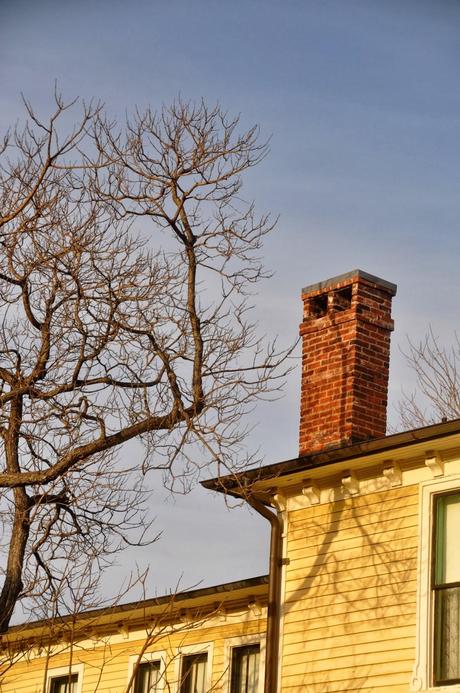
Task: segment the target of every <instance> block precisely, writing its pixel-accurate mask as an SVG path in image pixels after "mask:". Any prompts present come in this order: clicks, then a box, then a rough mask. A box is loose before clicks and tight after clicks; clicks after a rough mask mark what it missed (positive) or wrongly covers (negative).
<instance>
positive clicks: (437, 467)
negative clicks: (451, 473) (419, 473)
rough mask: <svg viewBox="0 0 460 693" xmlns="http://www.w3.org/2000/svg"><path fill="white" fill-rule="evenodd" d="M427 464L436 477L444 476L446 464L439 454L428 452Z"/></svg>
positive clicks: (426, 453) (426, 454)
mask: <svg viewBox="0 0 460 693" xmlns="http://www.w3.org/2000/svg"><path fill="white" fill-rule="evenodd" d="M425 464H426V466H427V467H428V469H429V470H430V472H431V473H432V475H433V476H434V477H436V476H444V462H443V460H442V458H441V455H440V454H439V452H435V451H434V450H427V451H426V452H425Z"/></svg>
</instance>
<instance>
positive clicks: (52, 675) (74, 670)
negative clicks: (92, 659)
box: [46, 664, 85, 693]
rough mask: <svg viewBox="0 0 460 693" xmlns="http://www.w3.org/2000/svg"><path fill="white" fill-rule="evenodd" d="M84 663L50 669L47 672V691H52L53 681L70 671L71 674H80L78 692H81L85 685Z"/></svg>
mask: <svg viewBox="0 0 460 693" xmlns="http://www.w3.org/2000/svg"><path fill="white" fill-rule="evenodd" d="M84 668H85V667H84V664H72V665H70V666H66V667H58V668H56V669H48V671H47V672H46V693H50V691H51V681H52V680H53V679H57V678H59V677H60V676H66V675H67V674H68V673H69V671H70V674H78V680H77V693H81V691H82V687H83V671H84Z"/></svg>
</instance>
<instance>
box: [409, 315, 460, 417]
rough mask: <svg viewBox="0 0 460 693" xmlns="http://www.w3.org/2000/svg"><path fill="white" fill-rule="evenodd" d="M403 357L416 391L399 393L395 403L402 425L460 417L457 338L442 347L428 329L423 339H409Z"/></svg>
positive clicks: (459, 342) (459, 372) (459, 373)
mask: <svg viewBox="0 0 460 693" xmlns="http://www.w3.org/2000/svg"><path fill="white" fill-rule="evenodd" d="M404 356H405V359H406V362H407V364H408V366H409V368H410V369H411V370H412V371H413V372H414V374H415V377H416V391H415V392H412V393H410V394H407V393H403V396H402V398H401V401H400V402H399V404H398V410H399V414H400V419H401V423H402V424H403V426H404V428H415V427H417V426H426V425H428V424H433V423H439V422H440V421H442V420H446V419H447V420H448V419H456V418H458V417H460V339H459V337H458V335H455V338H454V342H453V343H452V344H451V345H450V346H448V347H444V346H442V345H441V344H440V343H439V339H438V337H437V336H436V335H435V334H434V332H433V330H432V329H431V328H430V330H429V332H428V333H427V335H426V336H425V338H424V339H423V340H422V341H420V342H418V343H414V342H412V341H410V340H409V343H408V350H407V351H406V352H404Z"/></svg>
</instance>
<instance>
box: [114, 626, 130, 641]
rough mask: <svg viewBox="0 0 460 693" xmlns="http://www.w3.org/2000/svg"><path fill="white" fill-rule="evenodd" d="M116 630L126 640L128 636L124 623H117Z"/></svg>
mask: <svg viewBox="0 0 460 693" xmlns="http://www.w3.org/2000/svg"><path fill="white" fill-rule="evenodd" d="M117 632H118V633H119V634H120V635H121V637H122V638H123V639H124V640H127V639H128V637H129V628H128V626H127V625H126V624H125V623H118V624H117Z"/></svg>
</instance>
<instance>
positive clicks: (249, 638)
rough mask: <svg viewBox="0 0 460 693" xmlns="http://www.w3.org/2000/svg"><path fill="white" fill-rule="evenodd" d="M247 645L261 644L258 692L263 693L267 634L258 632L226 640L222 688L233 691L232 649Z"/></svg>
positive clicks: (228, 691) (227, 692) (228, 692)
mask: <svg viewBox="0 0 460 693" xmlns="http://www.w3.org/2000/svg"><path fill="white" fill-rule="evenodd" d="M245 645H260V656H259V686H258V693H263V690H264V675H265V635H262V634H258V633H256V634H255V635H243V636H241V637H235V638H227V639H226V640H225V643H224V671H223V687H222V690H224V691H226V693H230V691H231V684H232V679H231V674H232V651H233V650H234V649H235V648H236V647H245Z"/></svg>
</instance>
